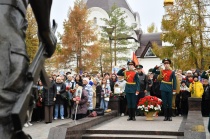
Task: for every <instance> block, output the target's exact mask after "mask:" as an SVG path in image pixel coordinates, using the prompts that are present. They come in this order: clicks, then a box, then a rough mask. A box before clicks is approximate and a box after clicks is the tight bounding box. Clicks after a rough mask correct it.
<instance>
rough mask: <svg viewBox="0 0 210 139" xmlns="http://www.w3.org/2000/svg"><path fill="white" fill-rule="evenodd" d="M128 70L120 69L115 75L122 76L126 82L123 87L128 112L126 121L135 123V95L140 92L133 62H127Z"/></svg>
mask: <svg viewBox="0 0 210 139" xmlns="http://www.w3.org/2000/svg"><path fill="white" fill-rule="evenodd" d="M127 65H128V70H125V68H123V69H120V70H119V71H118V73H117V74H122V73H123V74H124V78H125V80H126V85H125V94H126V98H127V104H128V112H129V118H128V119H127V121H130V120H133V121H136V118H135V111H136V99H137V95H138V94H139V92H140V82H139V78H138V74H137V73H136V71H135V70H134V69H135V63H134V61H132V60H131V61H128V62H127Z"/></svg>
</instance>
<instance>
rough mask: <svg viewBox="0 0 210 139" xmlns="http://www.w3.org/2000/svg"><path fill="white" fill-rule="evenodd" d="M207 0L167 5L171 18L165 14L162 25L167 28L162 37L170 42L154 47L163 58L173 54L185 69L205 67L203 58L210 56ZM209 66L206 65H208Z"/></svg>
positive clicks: (179, 1)
mask: <svg viewBox="0 0 210 139" xmlns="http://www.w3.org/2000/svg"><path fill="white" fill-rule="evenodd" d="M205 5H206V3H205V2H204V1H201V0H185V1H183V0H176V1H175V4H174V6H173V7H171V8H170V9H168V15H169V16H170V18H169V19H166V18H163V20H162V26H163V28H164V30H165V32H164V33H163V35H162V40H163V41H164V42H168V43H170V44H172V45H171V46H165V47H162V48H160V47H157V46H156V45H155V44H154V47H153V51H155V54H156V55H157V56H159V57H160V58H164V57H166V55H167V56H168V57H170V58H171V59H173V61H174V67H175V68H181V69H183V70H187V69H190V68H191V67H195V68H197V69H204V68H206V67H205V64H204V60H208V59H209V54H208V52H209V48H208V45H209V44H208V42H209V41H208V40H209V35H208V34H207V32H206V31H208V29H207V28H206V23H207V22H206V19H205V16H206V15H208V13H207V9H206V6H205ZM206 66H207V65H206Z"/></svg>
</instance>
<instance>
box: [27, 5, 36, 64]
mask: <svg viewBox="0 0 210 139" xmlns="http://www.w3.org/2000/svg"><path fill="white" fill-rule="evenodd" d="M26 19H27V20H28V28H27V30H26V49H27V53H28V55H29V59H30V62H32V60H33V59H34V57H35V54H36V52H37V50H38V44H39V40H38V36H37V23H36V19H35V17H34V14H33V11H32V8H31V7H30V6H29V7H28V9H27V14H26Z"/></svg>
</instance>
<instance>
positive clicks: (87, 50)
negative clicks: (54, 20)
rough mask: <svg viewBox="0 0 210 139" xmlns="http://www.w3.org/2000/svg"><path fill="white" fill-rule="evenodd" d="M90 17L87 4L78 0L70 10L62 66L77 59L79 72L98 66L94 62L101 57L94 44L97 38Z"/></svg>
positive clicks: (65, 26)
mask: <svg viewBox="0 0 210 139" xmlns="http://www.w3.org/2000/svg"><path fill="white" fill-rule="evenodd" d="M88 15H89V12H88V10H87V8H86V5H85V3H83V1H82V0H76V1H75V3H74V7H73V9H70V10H69V15H68V19H67V20H65V21H64V24H63V26H64V34H63V35H62V36H61V40H62V50H61V52H60V55H59V59H58V61H59V62H60V65H64V66H65V65H66V64H67V63H69V62H72V61H73V60H74V59H75V57H76V61H77V71H84V70H90V69H91V68H92V67H95V66H97V63H96V62H94V60H95V59H96V58H97V57H98V56H99V55H98V53H97V50H98V49H97V48H96V43H94V42H95V41H96V40H97V37H96V34H95V32H94V30H95V29H94V28H93V26H92V21H89V20H88Z"/></svg>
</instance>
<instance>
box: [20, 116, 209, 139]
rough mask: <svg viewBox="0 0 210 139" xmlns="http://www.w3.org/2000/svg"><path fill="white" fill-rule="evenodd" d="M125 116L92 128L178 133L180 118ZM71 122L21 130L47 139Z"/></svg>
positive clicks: (41, 123)
mask: <svg viewBox="0 0 210 139" xmlns="http://www.w3.org/2000/svg"><path fill="white" fill-rule="evenodd" d="M126 119H127V116H124V117H117V118H115V119H112V120H111V121H110V122H107V123H108V124H107V123H103V124H101V125H97V126H95V127H92V129H95V130H97V129H98V130H102V129H103V130H106V129H109V130H115V129H118V130H141V131H178V130H179V127H180V124H181V122H182V117H173V121H172V122H169V121H167V122H163V121H162V120H163V117H155V119H154V121H145V117H143V116H138V117H136V119H137V121H135V122H134V121H127V120H126ZM203 120H204V125H205V128H206V129H207V124H208V118H207V117H204V118H203ZM69 122H72V120H71V119H64V120H60V119H58V120H53V122H52V123H50V124H45V123H44V122H39V123H36V122H34V123H33V126H30V127H27V128H25V127H24V128H23V130H24V131H25V132H26V133H28V134H30V135H31V136H32V138H33V139H47V137H48V133H49V130H50V128H51V127H55V126H59V125H62V124H66V123H69ZM206 136H207V138H206V139H210V136H209V133H208V131H206Z"/></svg>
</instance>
